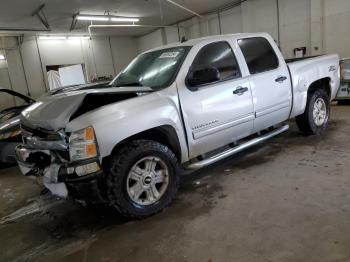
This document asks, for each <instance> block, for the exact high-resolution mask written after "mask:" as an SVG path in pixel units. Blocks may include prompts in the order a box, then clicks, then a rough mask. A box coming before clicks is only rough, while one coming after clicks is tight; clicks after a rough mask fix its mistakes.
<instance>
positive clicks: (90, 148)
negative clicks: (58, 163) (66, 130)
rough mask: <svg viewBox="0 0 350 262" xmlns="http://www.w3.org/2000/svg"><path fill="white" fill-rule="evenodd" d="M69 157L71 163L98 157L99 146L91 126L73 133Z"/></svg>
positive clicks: (70, 140)
mask: <svg viewBox="0 0 350 262" xmlns="http://www.w3.org/2000/svg"><path fill="white" fill-rule="evenodd" d="M69 156H70V160H71V161H78V160H84V159H89V158H94V157H97V144H96V139H95V132H94V129H93V127H91V126H90V127H87V128H84V129H82V130H79V131H76V132H73V133H71V135H70V137H69Z"/></svg>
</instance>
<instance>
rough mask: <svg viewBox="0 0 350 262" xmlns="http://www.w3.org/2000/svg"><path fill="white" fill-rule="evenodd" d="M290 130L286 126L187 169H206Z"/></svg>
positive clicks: (190, 165)
mask: <svg viewBox="0 0 350 262" xmlns="http://www.w3.org/2000/svg"><path fill="white" fill-rule="evenodd" d="M288 129H289V125H288V124H287V125H284V126H282V127H279V128H277V129H275V130H273V131H271V132H269V133H267V134H264V135H262V136H259V137H257V138H254V139H252V140H250V141H248V142H246V143H243V144H241V145H239V146H236V147H234V148H231V149H228V150H226V151H224V152H221V153H219V154H217V155H215V156H212V157H209V158H207V159H204V160H202V161H199V162H195V163H192V164H189V165H188V166H186V167H185V168H186V169H188V170H197V169H200V168H202V167H205V166H208V165H211V164H213V163H215V162H217V161H220V160H222V159H224V158H226V157H229V156H232V155H234V154H237V153H239V152H241V151H243V150H245V149H247V148H249V147H252V146H255V145H257V144H259V143H261V142H264V141H266V140H268V139H270V138H272V137H274V136H277V135H279V134H281V133H283V132H285V131H287V130H288Z"/></svg>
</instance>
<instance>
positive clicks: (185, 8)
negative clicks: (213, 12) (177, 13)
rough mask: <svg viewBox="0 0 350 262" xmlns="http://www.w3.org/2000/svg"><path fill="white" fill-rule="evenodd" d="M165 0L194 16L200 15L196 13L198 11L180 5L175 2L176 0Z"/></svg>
mask: <svg viewBox="0 0 350 262" xmlns="http://www.w3.org/2000/svg"><path fill="white" fill-rule="evenodd" d="M166 1H167V2H169V3H170V4H172V5H175V6H177V7H180V8H181V9H183V10H185V11H187V12H189V13H191V14H193V15H195V16H198V17H202V16H201V15H200V14H198V13H196V12H194V11H192V10H191V9H189V8H187V7H185V6H183V5H180V4H178V3H176V2H174V1H172V0H166Z"/></svg>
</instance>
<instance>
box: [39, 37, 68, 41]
mask: <svg viewBox="0 0 350 262" xmlns="http://www.w3.org/2000/svg"><path fill="white" fill-rule="evenodd" d="M39 39H40V40H65V39H67V37H65V36H39Z"/></svg>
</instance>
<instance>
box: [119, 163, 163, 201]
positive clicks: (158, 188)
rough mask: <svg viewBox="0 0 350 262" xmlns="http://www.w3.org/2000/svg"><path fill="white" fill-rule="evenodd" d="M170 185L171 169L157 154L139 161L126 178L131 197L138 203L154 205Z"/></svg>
mask: <svg viewBox="0 0 350 262" xmlns="http://www.w3.org/2000/svg"><path fill="white" fill-rule="evenodd" d="M168 185H169V170H168V166H167V165H166V164H165V162H164V161H163V160H161V159H160V158H158V157H155V156H148V157H144V158H142V159H141V160H139V161H137V162H136V164H134V165H133V166H132V168H131V169H130V171H129V174H128V176H127V180H126V186H127V192H128V195H129V197H130V199H131V200H132V201H133V202H135V203H136V204H138V205H152V204H154V203H156V202H157V201H158V200H159V199H160V198H161V197H162V196H163V195H164V193H165V192H166V190H167V188H168Z"/></svg>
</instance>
